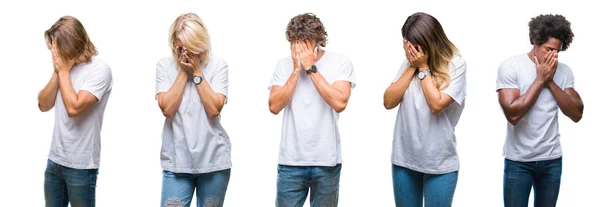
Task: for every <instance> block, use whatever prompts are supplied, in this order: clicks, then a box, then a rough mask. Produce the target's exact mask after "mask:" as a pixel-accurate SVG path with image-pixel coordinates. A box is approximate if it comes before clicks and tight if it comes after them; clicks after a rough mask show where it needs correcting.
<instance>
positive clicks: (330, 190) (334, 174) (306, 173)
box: [275, 164, 342, 207]
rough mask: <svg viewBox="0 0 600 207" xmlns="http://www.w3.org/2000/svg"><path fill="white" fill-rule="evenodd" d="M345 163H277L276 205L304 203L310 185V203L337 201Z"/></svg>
mask: <svg viewBox="0 0 600 207" xmlns="http://www.w3.org/2000/svg"><path fill="white" fill-rule="evenodd" d="M341 170H342V164H338V165H336V166H333V167H326V166H288V165H278V166H277V198H276V199H275V206H277V207H302V206H303V205H304V202H305V201H306V197H307V196H308V191H309V189H310V206H311V207H335V206H337V205H338V192H339V187H340V171H341Z"/></svg>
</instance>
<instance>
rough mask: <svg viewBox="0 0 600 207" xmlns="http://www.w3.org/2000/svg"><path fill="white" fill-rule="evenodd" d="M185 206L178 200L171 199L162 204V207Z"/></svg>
mask: <svg viewBox="0 0 600 207" xmlns="http://www.w3.org/2000/svg"><path fill="white" fill-rule="evenodd" d="M184 206H185V204H184V203H183V201H182V200H181V199H179V198H171V199H168V200H166V201H165V203H163V207H184Z"/></svg>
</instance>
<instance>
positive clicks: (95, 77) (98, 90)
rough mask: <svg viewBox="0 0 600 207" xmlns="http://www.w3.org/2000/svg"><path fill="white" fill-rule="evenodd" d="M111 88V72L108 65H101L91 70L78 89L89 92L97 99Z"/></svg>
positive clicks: (100, 98) (99, 99)
mask: <svg viewBox="0 0 600 207" xmlns="http://www.w3.org/2000/svg"><path fill="white" fill-rule="evenodd" d="M111 89H112V72H111V69H110V67H109V66H106V65H105V66H102V67H98V68H96V70H94V71H92V73H90V75H89V76H88V77H87V78H86V80H85V82H84V83H83V86H82V87H81V88H80V89H79V90H84V91H88V92H90V93H91V94H92V95H94V96H95V97H96V98H97V99H98V101H102V97H104V94H106V93H107V92H109V91H110V90H111Z"/></svg>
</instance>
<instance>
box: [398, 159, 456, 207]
mask: <svg viewBox="0 0 600 207" xmlns="http://www.w3.org/2000/svg"><path fill="white" fill-rule="evenodd" d="M392 178H393V180H394V181H393V182H394V198H395V200H396V207H421V206H423V200H425V206H431V207H449V206H452V199H453V198H454V190H455V189H456V182H457V181H458V171H455V172H450V173H446V174H426V173H422V172H417V171H414V170H411V169H408V168H405V167H400V166H397V165H392Z"/></svg>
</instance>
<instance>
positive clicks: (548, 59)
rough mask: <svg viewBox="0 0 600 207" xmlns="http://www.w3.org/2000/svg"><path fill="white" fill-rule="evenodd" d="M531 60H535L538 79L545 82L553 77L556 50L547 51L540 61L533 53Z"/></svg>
mask: <svg viewBox="0 0 600 207" xmlns="http://www.w3.org/2000/svg"><path fill="white" fill-rule="evenodd" d="M533 60H534V62H535V68H536V71H537V78H538V79H541V80H542V81H543V82H544V84H547V83H548V82H550V81H551V80H552V79H554V74H555V73H556V67H557V66H558V52H557V51H556V50H553V51H550V52H549V53H547V54H546V56H544V59H543V60H542V61H541V62H540V61H539V60H538V59H537V57H536V56H535V55H533Z"/></svg>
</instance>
